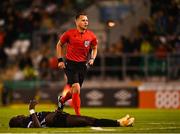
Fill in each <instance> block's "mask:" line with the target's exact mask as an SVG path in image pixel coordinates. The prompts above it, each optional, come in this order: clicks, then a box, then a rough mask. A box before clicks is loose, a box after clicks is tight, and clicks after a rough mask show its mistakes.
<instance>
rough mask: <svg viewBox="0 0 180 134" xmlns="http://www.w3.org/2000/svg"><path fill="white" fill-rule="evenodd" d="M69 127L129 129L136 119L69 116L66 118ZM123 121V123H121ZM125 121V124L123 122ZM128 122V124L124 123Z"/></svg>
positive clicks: (126, 117) (127, 117)
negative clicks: (121, 127)
mask: <svg viewBox="0 0 180 134" xmlns="http://www.w3.org/2000/svg"><path fill="white" fill-rule="evenodd" d="M66 119H67V120H66V121H67V122H66V123H67V126H68V127H84V126H94V127H120V126H123V127H128V126H132V125H133V123H134V118H133V117H129V116H125V117H123V118H121V119H119V120H112V119H97V118H94V117H88V116H76V115H69V116H67V118H66ZM120 120H121V121H120ZM122 120H123V122H122ZM124 122H126V124H125V123H124Z"/></svg>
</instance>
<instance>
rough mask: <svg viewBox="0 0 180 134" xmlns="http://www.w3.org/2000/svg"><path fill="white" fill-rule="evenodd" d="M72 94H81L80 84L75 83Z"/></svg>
mask: <svg viewBox="0 0 180 134" xmlns="http://www.w3.org/2000/svg"><path fill="white" fill-rule="evenodd" d="M72 93H79V94H80V85H79V83H74V84H73V85H72Z"/></svg>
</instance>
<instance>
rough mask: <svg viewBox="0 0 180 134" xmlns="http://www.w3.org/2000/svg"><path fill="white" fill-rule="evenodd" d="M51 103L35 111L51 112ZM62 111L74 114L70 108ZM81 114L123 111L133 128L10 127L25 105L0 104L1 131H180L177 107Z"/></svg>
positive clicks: (108, 111)
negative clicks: (133, 121) (11, 120)
mask: <svg viewBox="0 0 180 134" xmlns="http://www.w3.org/2000/svg"><path fill="white" fill-rule="evenodd" d="M54 109H55V106H54V105H38V106H37V108H36V111H37V112H39V111H52V110H54ZM64 111H66V112H69V113H71V114H73V113H74V111H73V109H72V108H68V107H65V109H64ZM81 113H82V115H87V116H93V117H97V118H109V119H119V118H120V117H122V116H124V115H125V114H127V113H128V114H130V115H132V116H134V117H135V119H136V120H135V124H134V126H133V127H108V128H104V127H103V128H102V129H100V130H94V129H92V128H91V127H82V128H9V127H8V121H9V119H10V118H11V117H12V116H14V115H18V114H25V115H27V114H28V105H13V106H8V107H0V133H78V134H79V133H180V110H165V109H164V110H163V109H161V110H160V109H159V110H155V109H136V108H132V109H131V108H129V109H127V108H81Z"/></svg>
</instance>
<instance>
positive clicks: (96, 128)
mask: <svg viewBox="0 0 180 134" xmlns="http://www.w3.org/2000/svg"><path fill="white" fill-rule="evenodd" d="M91 129H92V130H97V131H116V130H115V129H110V128H102V127H91Z"/></svg>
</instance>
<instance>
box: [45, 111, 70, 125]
mask: <svg viewBox="0 0 180 134" xmlns="http://www.w3.org/2000/svg"><path fill="white" fill-rule="evenodd" d="M68 115H69V114H68V113H65V112H56V113H55V116H54V118H53V124H49V125H48V126H49V127H67V116H68Z"/></svg>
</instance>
